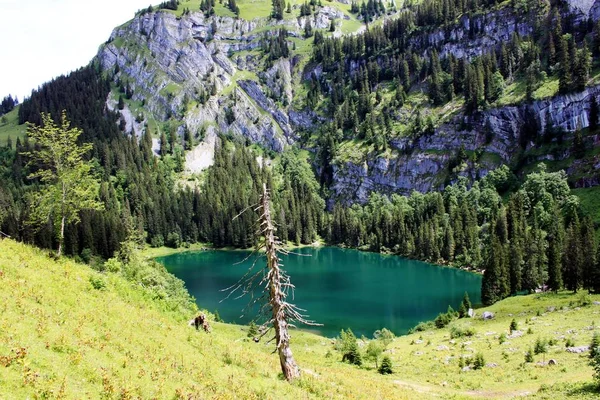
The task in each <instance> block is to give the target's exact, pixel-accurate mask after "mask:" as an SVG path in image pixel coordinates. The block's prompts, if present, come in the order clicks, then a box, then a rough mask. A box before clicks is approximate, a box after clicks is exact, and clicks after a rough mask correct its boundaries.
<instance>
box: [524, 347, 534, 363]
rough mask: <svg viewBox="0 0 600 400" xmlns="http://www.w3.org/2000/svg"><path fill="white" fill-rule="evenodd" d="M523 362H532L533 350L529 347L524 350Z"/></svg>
mask: <svg viewBox="0 0 600 400" xmlns="http://www.w3.org/2000/svg"><path fill="white" fill-rule="evenodd" d="M525 362H526V363H532V362H533V350H532V349H529V350H527V351H526V352H525Z"/></svg>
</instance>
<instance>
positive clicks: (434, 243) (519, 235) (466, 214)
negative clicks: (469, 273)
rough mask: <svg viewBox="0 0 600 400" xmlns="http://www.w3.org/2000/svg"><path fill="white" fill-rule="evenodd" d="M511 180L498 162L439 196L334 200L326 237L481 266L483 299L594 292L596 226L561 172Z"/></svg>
mask: <svg viewBox="0 0 600 400" xmlns="http://www.w3.org/2000/svg"><path fill="white" fill-rule="evenodd" d="M515 182H516V178H515V177H514V176H512V174H511V173H510V171H509V170H508V168H507V167H501V168H500V169H498V170H496V171H493V172H491V173H490V174H488V175H487V176H486V177H485V178H483V179H482V180H480V181H478V182H475V183H474V184H473V185H472V186H471V187H470V188H469V187H468V185H467V181H466V180H465V179H459V180H458V182H456V183H455V184H454V185H451V186H448V187H446V189H445V190H444V191H443V192H441V193H438V192H433V193H427V194H421V193H418V192H414V193H413V194H412V195H411V196H408V197H406V196H399V195H397V194H392V195H391V196H390V197H387V196H384V195H382V194H378V193H373V194H372V195H371V196H370V198H369V201H368V202H367V203H366V204H365V205H363V206H361V205H357V204H355V205H352V206H351V207H345V206H343V205H339V204H338V205H336V206H335V207H334V209H333V213H332V214H331V216H330V225H329V226H330V230H329V231H328V232H327V238H328V241H329V243H332V244H338V245H345V246H349V247H355V248H362V249H367V250H372V251H378V252H379V251H383V252H390V253H393V254H399V255H402V256H405V257H410V258H416V259H420V260H425V261H430V262H434V263H441V264H454V265H459V266H469V267H472V268H475V269H479V270H483V271H484V276H483V283H482V301H483V302H484V304H492V303H494V302H496V301H498V300H501V299H503V298H505V297H507V296H509V295H514V294H517V293H521V292H524V291H525V292H529V293H531V292H534V291H535V290H537V289H542V288H547V289H549V290H553V291H557V290H559V289H562V288H566V289H569V290H573V291H577V290H578V289H580V288H584V289H588V290H590V291H592V292H600V259H599V258H598V256H597V252H599V251H600V248H598V246H597V245H596V243H595V233H594V232H595V231H594V226H593V223H592V221H591V219H590V217H589V216H586V215H585V214H584V213H583V212H582V210H581V208H580V206H579V200H578V199H577V197H575V196H574V195H571V194H570V189H569V186H568V183H567V177H566V174H565V173H564V172H562V171H561V172H552V173H550V172H547V171H546V169H545V167H544V166H543V164H542V165H541V166H540V167H539V170H538V171H537V172H533V173H530V174H529V175H527V177H526V178H525V180H524V182H523V184H522V185H520V187H515V185H516V183H515ZM509 189H510V190H509ZM507 195H508V201H507V202H505V201H503V198H502V196H507Z"/></svg>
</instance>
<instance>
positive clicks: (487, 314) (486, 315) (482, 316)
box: [481, 311, 495, 319]
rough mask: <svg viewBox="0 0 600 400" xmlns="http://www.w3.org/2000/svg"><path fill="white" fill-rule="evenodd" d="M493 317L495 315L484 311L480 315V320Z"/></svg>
mask: <svg viewBox="0 0 600 400" xmlns="http://www.w3.org/2000/svg"><path fill="white" fill-rule="evenodd" d="M494 317H495V314H494V313H493V312H491V311H484V312H483V314H481V318H483V319H493V318H494Z"/></svg>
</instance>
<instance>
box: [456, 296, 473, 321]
mask: <svg viewBox="0 0 600 400" xmlns="http://www.w3.org/2000/svg"><path fill="white" fill-rule="evenodd" d="M470 308H472V305H471V299H469V293H467V292H465V294H464V296H463V299H462V302H461V303H460V308H459V309H458V315H459V317H460V318H466V317H468V316H469V314H468V312H469V309H470Z"/></svg>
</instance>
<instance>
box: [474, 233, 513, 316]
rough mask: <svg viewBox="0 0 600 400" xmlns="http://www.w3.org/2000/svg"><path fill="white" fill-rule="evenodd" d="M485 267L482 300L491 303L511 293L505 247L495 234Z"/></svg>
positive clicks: (492, 236)
mask: <svg viewBox="0 0 600 400" xmlns="http://www.w3.org/2000/svg"><path fill="white" fill-rule="evenodd" d="M483 268H484V269H485V272H484V274H483V281H482V282H481V301H482V303H483V304H485V305H490V304H494V303H495V302H497V301H499V300H502V299H503V298H504V297H506V296H507V295H508V293H509V282H508V277H507V273H506V263H505V255H504V249H503V247H502V244H501V243H500V240H499V239H498V238H497V237H496V236H495V235H493V234H492V235H491V239H490V246H489V249H488V254H487V256H486V258H485V260H484V264H483Z"/></svg>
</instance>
